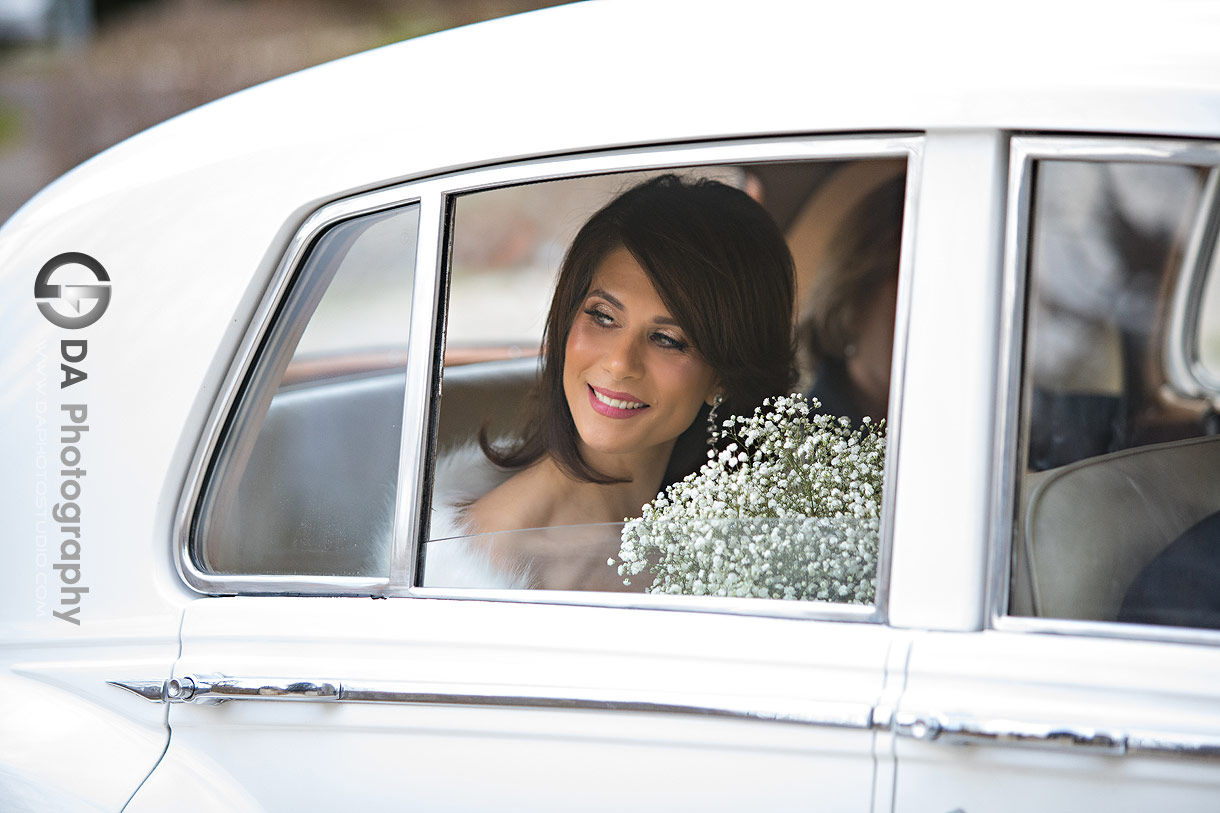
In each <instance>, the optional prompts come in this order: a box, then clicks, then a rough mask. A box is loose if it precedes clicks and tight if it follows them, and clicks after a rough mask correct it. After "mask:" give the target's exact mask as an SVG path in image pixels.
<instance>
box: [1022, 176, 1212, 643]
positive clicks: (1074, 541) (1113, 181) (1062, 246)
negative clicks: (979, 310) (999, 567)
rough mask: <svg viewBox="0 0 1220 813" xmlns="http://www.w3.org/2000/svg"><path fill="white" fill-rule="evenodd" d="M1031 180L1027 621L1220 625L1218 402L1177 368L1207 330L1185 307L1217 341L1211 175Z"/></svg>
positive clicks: (1025, 400)
mask: <svg viewBox="0 0 1220 813" xmlns="http://www.w3.org/2000/svg"><path fill="white" fill-rule="evenodd" d="M1031 172H1032V173H1033V175H1032V179H1033V187H1032V189H1033V192H1032V199H1031V203H1030V210H1029V221H1028V235H1029V237H1028V245H1027V257H1028V259H1027V270H1028V282H1027V286H1026V319H1025V343H1024V362H1023V384H1022V391H1021V407H1020V413H1021V440H1020V443H1019V449H1020V451H1019V455H1018V472H1017V475H1018V477H1017V482H1018V484H1019V487H1018V500H1017V517H1016V523H1015V528H1016V530H1015V536H1014V549H1013V559H1012V560H1013V564H1014V570H1013V577H1012V588H1011V598H1010V601H1011V607H1010V611H1011V612H1012V613H1013V614H1016V615H1034V616H1042V617H1049V618H1061V619H1080V620H1090V621H1122V622H1130V623H1143V624H1168V625H1173V626H1192V627H1220V612H1218V610H1220V605H1217V602H1216V599H1215V596H1216V595H1218V594H1217V593H1216V590H1215V585H1216V584H1217V583H1218V582H1217V581H1216V576H1217V574H1218V573H1220V571H1218V570H1217V568H1218V566H1220V560H1218V559H1217V558H1216V553H1215V551H1220V525H1218V524H1217V516H1218V512H1220V489H1217V488H1216V485H1215V484H1216V483H1217V482H1220V436H1218V435H1217V434H1216V432H1217V423H1216V413H1215V410H1214V404H1215V403H1216V398H1215V393H1214V392H1213V393H1207V392H1206V391H1204V390H1201V389H1200V388H1199V387H1198V386H1197V385H1195V384H1190V385H1186V384H1185V383H1184V381H1183V379H1182V378H1181V377H1180V376H1176V375H1174V374H1173V371H1172V369H1171V367H1172V365H1171V360H1172V358H1173V355H1174V348H1177V347H1181V346H1183V342H1184V339H1185V338H1188V337H1189V336H1193V335H1195V332H1196V330H1195V327H1193V326H1192V325H1191V324H1190V323H1187V322H1185V321H1183V320H1181V319H1180V318H1175V313H1176V312H1177V311H1179V310H1181V308H1180V307H1176V308H1175V302H1179V301H1181V300H1182V298H1183V297H1186V298H1188V299H1189V300H1190V301H1191V302H1192V303H1193V304H1192V306H1191V307H1189V308H1187V309H1186V310H1187V312H1189V313H1192V314H1194V317H1193V318H1194V320H1196V323H1201V325H1202V332H1201V333H1200V338H1201V341H1203V342H1204V344H1206V343H1207V342H1209V341H1214V327H1211V326H1213V325H1214V324H1215V323H1216V322H1215V320H1216V319H1217V317H1218V316H1220V313H1218V312H1217V310H1216V308H1217V306H1218V305H1220V303H1218V302H1217V300H1216V297H1215V296H1214V295H1209V296H1203V295H1202V291H1201V286H1200V285H1198V284H1197V281H1196V280H1195V275H1196V271H1197V270H1198V269H1199V268H1205V267H1206V266H1207V265H1208V262H1207V258H1208V257H1209V256H1210V253H1211V250H1210V249H1209V248H1207V247H1206V246H1204V247H1203V250H1202V251H1200V250H1199V247H1200V241H1201V240H1202V241H1203V242H1204V243H1207V242H1208V241H1210V243H1214V230H1211V229H1208V228H1207V224H1208V222H1209V213H1208V212H1207V211H1205V208H1206V207H1204V206H1203V201H1204V200H1206V198H1205V196H1203V194H1202V191H1203V189H1204V184H1205V181H1206V178H1207V174H1208V168H1206V167H1199V166H1191V165H1187V164H1181V165H1179V164H1174V163H1164V162H1157V163H1153V162H1139V161H1116V160H1107V161H1100V160H1093V161H1077V160H1056V159H1051V158H1047V159H1043V160H1038V161H1034V162H1033V163H1032V165H1031ZM1209 337H1210V338H1209ZM1204 355H1205V356H1206V352H1204Z"/></svg>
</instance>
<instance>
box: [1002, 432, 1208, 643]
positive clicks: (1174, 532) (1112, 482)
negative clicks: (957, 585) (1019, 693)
mask: <svg viewBox="0 0 1220 813" xmlns="http://www.w3.org/2000/svg"><path fill="white" fill-rule="evenodd" d="M1026 480H1027V494H1028V497H1027V499H1026V500H1025V510H1024V512H1023V515H1022V517H1021V528H1020V530H1019V539H1020V544H1019V545H1017V549H1016V550H1015V551H1014V562H1013V566H1014V578H1013V592H1012V611H1013V613H1014V614H1016V615H1036V616H1043V617H1050V618H1072V619H1086V620H1098V621H1113V620H1114V619H1115V618H1116V617H1117V616H1118V610H1119V607H1120V606H1121V604H1122V600H1123V596H1124V595H1125V594H1126V592H1127V589H1128V588H1129V587H1130V585H1131V582H1132V581H1133V580H1134V579H1135V577H1136V575H1138V574H1139V572H1140V570H1142V569H1143V568H1144V566H1145V565H1147V564H1148V562H1150V561H1151V560H1152V559H1153V557H1155V556H1156V555H1157V554H1158V553H1160V552H1161V550H1163V549H1164V548H1165V547H1166V546H1167V545H1168V544H1169V543H1170V542H1172V541H1173V540H1174V539H1176V538H1177V537H1178V536H1179V535H1180V534H1181V533H1182V532H1183V531H1185V530H1187V529H1188V528H1190V527H1191V526H1192V525H1194V524H1195V523H1197V522H1199V521H1200V520H1201V519H1203V518H1204V517H1206V516H1208V515H1209V514H1212V513H1213V512H1215V511H1218V510H1220V437H1215V436H1213V437H1205V438H1193V439H1190V440H1184V441H1175V442H1173V443H1164V444H1158V445H1154V446H1143V447H1139V448H1135V449H1126V450H1123V451H1120V452H1114V453H1113V454H1108V455H1104V456H1101V457H1094V458H1089V459H1087V460H1082V461H1079V462H1077V463H1073V464H1071V465H1067V466H1063V467H1062V468H1058V469H1053V470H1050V471H1046V472H1040V473H1038V474H1033V475H1029V476H1028V477H1027V478H1026Z"/></svg>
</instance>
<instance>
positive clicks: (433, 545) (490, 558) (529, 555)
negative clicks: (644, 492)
mask: <svg viewBox="0 0 1220 813" xmlns="http://www.w3.org/2000/svg"><path fill="white" fill-rule="evenodd" d="M878 537H879V522H878V521H877V520H876V519H864V520H857V519H848V518H840V519H828V518H821V517H797V518H790V519H776V518H749V519H717V520H691V521H685V522H675V521H664V522H658V521H654V522H649V521H644V520H633V521H629V522H626V523H622V522H616V523H603V524H597V525H570V526H560V527H553V528H532V529H528V530H521V531H507V532H503V533H492V534H479V535H476V536H465V537H454V538H450V539H434V540H432V541H431V542H429V543H427V544H426V545H425V546H424V579H423V585H424V586H425V587H476V588H515V589H522V588H529V589H538V590H591V591H601V592H634V593H668V594H671V595H696V596H728V597H738V598H776V599H790V600H805V601H828V602H835V603H840V604H842V603H850V604H871V603H872V602H873V600H874V595H875V591H876V578H877V573H876V557H877V540H878Z"/></svg>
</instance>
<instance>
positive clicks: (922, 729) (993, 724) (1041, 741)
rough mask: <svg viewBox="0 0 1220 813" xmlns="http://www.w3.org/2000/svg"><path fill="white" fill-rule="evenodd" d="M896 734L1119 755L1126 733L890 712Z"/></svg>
mask: <svg viewBox="0 0 1220 813" xmlns="http://www.w3.org/2000/svg"><path fill="white" fill-rule="evenodd" d="M894 733H895V734H896V735H898V736H899V737H909V738H911V739H916V740H922V741H924V742H940V743H945V744H946V745H1008V746H1019V747H1026V748H1041V749H1049V750H1055V751H1060V750H1063V751H1081V750H1084V751H1088V752H1089V753H1097V754H1108V755H1112V756H1121V755H1122V754H1125V753H1126V752H1127V738H1126V735H1124V734H1122V733H1121V732H1117V731H1106V730H1102V729H1096V728H1090V727H1087V726H1070V725H1054V724H1047V723H1030V722H1026V721H1022V720H974V719H971V718H968V717H960V716H955V715H945V714H912V713H911V712H904V711H900V712H898V713H897V714H895V715H894Z"/></svg>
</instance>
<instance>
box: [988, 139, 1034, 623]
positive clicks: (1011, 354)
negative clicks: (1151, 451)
mask: <svg viewBox="0 0 1220 813" xmlns="http://www.w3.org/2000/svg"><path fill="white" fill-rule="evenodd" d="M1025 144H1026V139H1023V138H1020V137H1014V138H1012V139H1011V140H1010V143H1009V157H1008V194H1007V196H1006V200H1007V207H1006V211H1005V212H1004V257H1003V261H1002V265H1001V268H1002V272H1001V274H1002V278H1001V280H1000V288H1001V290H1000V315H999V316H1000V320H999V321H1000V324H999V330H1000V336H999V360H998V367H997V370H996V387H997V393H998V395H997V399H996V414H995V435H994V438H993V442H992V455H993V460H994V461H995V464H996V465H995V466H993V467H992V468H993V471H994V472H995V474H994V476H993V479H992V492H991V521H990V522H989V523H988V525H989V526H990V528H991V538H990V539H989V540H988V543H989V546H990V556H989V557H988V571H987V572H988V577H987V582H986V585H985V589H986V591H987V593H986V596H985V601H986V602H987V603H986V604H985V605H984V606H985V607H986V608H989V609H988V610H987V611H986V617H987V620H988V621H989V622H990V625H991V626H994V624H995V619H996V618H997V617H999V615H1002V614H1003V613H1005V612H1007V609H1008V602H1009V590H1010V587H1011V583H1012V577H1011V574H1010V572H1009V571H1010V566H1011V563H1012V556H1011V552H1010V551H1011V544H1012V539H1013V533H1014V530H1015V526H1014V519H1015V517H1016V509H1017V488H1018V482H1017V472H1016V462H1017V454H1018V452H1019V450H1020V449H1021V448H1022V444H1023V438H1024V434H1025V433H1024V432H1023V431H1022V430H1021V428H1020V427H1019V426H1018V424H1017V418H1018V417H1019V416H1020V415H1021V393H1022V392H1024V389H1025V388H1024V387H1023V386H1022V376H1023V372H1024V371H1023V370H1022V367H1021V361H1022V359H1023V357H1024V351H1025V341H1024V338H1025V291H1026V287H1025V278H1026V274H1025V265H1026V261H1027V257H1028V253H1027V247H1028V243H1029V211H1030V202H1031V200H1032V196H1033V179H1032V167H1033V163H1032V161H1031V160H1030V159H1029V157H1028V156H1027V155H1026V147H1025ZM1001 388H1002V389H1001Z"/></svg>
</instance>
